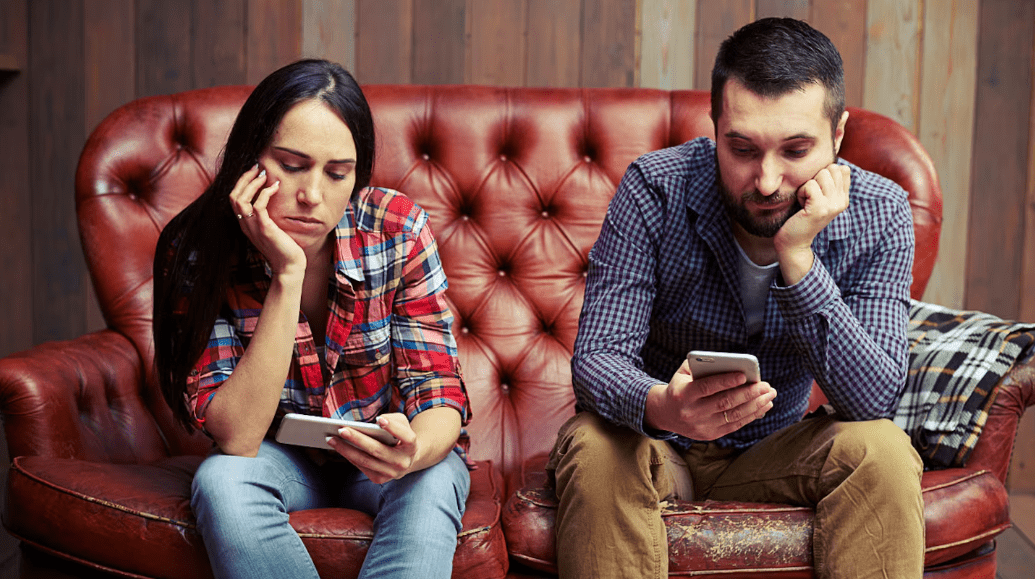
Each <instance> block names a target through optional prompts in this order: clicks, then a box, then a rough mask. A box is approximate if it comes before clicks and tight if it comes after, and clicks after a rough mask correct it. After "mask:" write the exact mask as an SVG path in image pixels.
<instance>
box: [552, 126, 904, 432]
mask: <svg viewBox="0 0 1035 579" xmlns="http://www.w3.org/2000/svg"><path fill="white" fill-rule="evenodd" d="M840 163H843V164H846V165H848V166H849V167H850V168H851V182H852V184H851V192H850V195H851V204H850V206H849V207H848V209H847V210H846V211H845V212H844V213H842V214H841V215H839V216H838V217H837V218H835V219H834V220H833V221H832V222H831V223H830V224H829V225H827V227H826V228H824V230H823V231H822V232H821V233H820V234H819V235H818V236H817V237H816V239H815V240H814V242H813V244H812V249H813V251H814V253H815V255H816V258H817V259H816V261H815V265H814V266H813V268H812V270H811V271H810V272H809V273H808V275H807V276H806V277H805V278H804V279H803V280H801V282H799V283H797V284H795V285H793V286H783V285H781V284H782V280H781V279H779V278H778V279H777V280H776V282H775V283H774V284H773V285H772V286H771V288H770V291H769V296H768V298H767V302H766V304H765V317H764V319H765V322H764V330H763V332H762V333H761V334H756V335H750V336H749V335H748V333H747V324H746V320H745V315H744V306H743V304H742V303H741V295H740V290H739V288H740V282H739V275H740V274H739V266H738V260H739V259H741V258H740V256H739V252H738V251H737V249H736V246H735V245H734V244H735V243H736V241H735V240H734V238H733V233H732V230H731V228H730V224H729V219H728V218H727V216H726V212H725V209H724V207H723V206H722V203H721V200H720V198H719V193H718V190H717V187H716V164H715V144H714V142H712V141H711V140H709V139H704V138H702V139H696V140H693V141H690V142H687V143H684V144H682V145H679V146H677V147H672V148H669V149H663V150H660V151H655V152H652V153H648V154H647V155H644V156H643V157H640V158H639V159H638V160H637V161H636V162H634V163H633V164H632V165H631V166H630V167H629V169H628V171H627V172H626V174H625V176H624V177H623V179H622V182H621V183H620V185H619V186H618V190H617V192H616V193H615V196H614V198H613V199H612V201H611V204H610V206H609V208H608V212H607V216H606V217H605V220H604V224H603V227H602V229H601V232H600V236H599V238H598V240H597V242H596V243H595V244H594V246H593V249H592V250H591V251H590V254H589V261H590V264H589V275H588V278H587V283H586V293H585V301H584V304H583V309H582V314H581V317H580V321H579V333H578V336H577V338H576V342H575V352H574V357H573V361H572V375H573V381H574V388H575V393H576V399H577V405H578V408H579V409H582V410H591V411H593V412H596V413H598V414H600V415H601V416H602V417H604V418H606V419H608V420H611V421H612V422H614V423H616V424H620V425H624V426H627V427H629V428H632V429H634V430H636V431H639V432H645V431H644V427H643V412H644V405H645V401H646V398H647V392H648V390H649V389H650V388H651V387H652V386H654V385H655V384H658V383H659V382H661V383H667V382H668V381H669V380H670V379H671V378H672V375H673V374H674V373H675V371H676V370H677V369H678V368H679V366H680V364H681V363H682V362H683V360H685V358H686V354H687V352H689V351H690V350H693V349H700V350H719V351H728V352H746V353H751V354H754V355H756V356H757V357H758V359H759V363H760V366H761V370H762V379H763V380H765V381H767V382H769V383H770V384H772V385H773V387H774V388H776V390H777V392H778V395H777V397H776V400H774V407H773V409H772V410H770V411H769V413H768V414H766V416H764V417H763V418H762V419H760V420H757V421H755V422H753V423H751V424H748V425H747V426H746V427H744V428H742V429H741V430H739V431H737V432H734V433H732V434H730V435H728V436H726V437H723V438H721V439H719V440H718V443H719V444H721V445H724V446H733V447H738V448H744V447H747V446H750V445H751V444H753V443H754V442H756V441H758V440H760V439H762V438H764V437H765V436H767V435H769V434H771V433H773V432H775V431H777V430H779V429H780V428H783V427H785V426H788V425H790V424H793V423H794V422H796V421H797V420H799V419H800V418H801V416H802V414H803V413H804V412H805V410H806V408H807V405H808V400H809V394H810V392H811V384H812V381H813V378H815V379H816V381H817V382H818V383H819V384H820V386H821V387H822V388H823V390H824V392H826V394H827V396H828V398H829V399H830V400H831V402H832V403H833V405H834V406H835V408H836V409H837V410H838V411H839V412H840V413H841V414H842V415H843V416H845V417H847V418H848V419H852V420H863V419H870V418H877V417H886V416H890V413H891V411H892V409H893V405H894V403H895V401H896V400H897V398H898V395H899V393H900V392H901V390H902V387H903V385H904V384H905V379H906V361H907V350H906V323H907V321H908V306H909V302H908V299H909V285H910V282H911V271H912V264H913V252H914V239H913V220H912V214H911V212H910V210H909V205H908V202H907V196H906V193H905V191H903V190H902V189H901V188H900V187H898V186H897V185H896V184H894V183H893V182H891V181H889V180H887V179H884V178H883V177H880V176H878V175H875V174H873V173H869V172H867V171H864V170H862V169H860V168H858V167H856V166H854V165H851V164H849V163H847V162H845V161H840ZM645 434H648V435H652V436H656V437H659V438H665V439H669V440H673V441H674V442H675V443H676V444H679V445H680V446H686V445H687V444H689V441H687V440H686V439H677V438H676V437H675V436H674V435H671V434H668V433H660V432H649V433H647V432H645Z"/></svg>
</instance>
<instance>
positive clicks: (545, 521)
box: [503, 458, 1010, 577]
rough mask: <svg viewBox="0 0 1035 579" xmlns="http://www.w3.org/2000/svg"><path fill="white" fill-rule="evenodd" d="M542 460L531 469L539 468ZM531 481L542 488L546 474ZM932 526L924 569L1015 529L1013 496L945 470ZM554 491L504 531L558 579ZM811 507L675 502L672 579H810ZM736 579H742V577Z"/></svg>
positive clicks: (991, 479) (529, 501) (517, 514)
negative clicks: (679, 578) (757, 577)
mask: <svg viewBox="0 0 1035 579" xmlns="http://www.w3.org/2000/svg"><path fill="white" fill-rule="evenodd" d="M542 460H543V459H542V458H536V459H531V460H530V461H529V462H530V463H537V464H539V465H541V464H542ZM526 472H529V473H534V474H532V475H531V476H529V477H526V482H528V481H542V480H544V478H545V477H543V476H542V475H541V474H539V473H541V470H540V471H539V472H538V473H537V472H536V471H534V470H531V469H529V470H527V471H526ZM922 484H923V496H924V505H925V512H924V516H925V518H926V526H927V537H926V540H927V548H926V550H925V556H924V564H925V567H932V566H936V565H938V564H939V563H943V562H946V561H950V560H952V559H955V558H957V557H961V556H963V555H966V554H968V553H971V552H972V551H974V550H975V549H978V548H979V547H981V546H983V545H985V544H987V543H988V542H989V541H990V540H991V539H992V537H994V536H995V535H997V534H999V533H1001V532H1002V531H1004V530H1006V529H1007V528H1009V526H1010V519H1009V512H1008V496H1007V494H1006V490H1005V489H1004V487H1003V485H1002V484H1001V483H1000V482H999V480H998V479H996V478H995V476H994V475H993V474H992V473H991V472H989V471H987V470H980V471H973V470H967V469H947V470H943V471H929V472H926V473H924V476H923V481H922ZM556 509H557V499H556V497H555V496H554V492H553V490H552V489H549V488H545V487H544V486H543V485H542V484H541V483H539V484H536V483H533V484H531V485H527V484H526V486H525V487H524V488H521V489H519V490H518V491H517V492H516V493H515V494H514V495H513V496H512V497H511V498H510V500H508V501H507V504H506V506H505V508H504V511H503V528H504V532H505V535H506V536H507V540H508V549H509V551H510V555H511V557H512V558H513V560H514V561H518V562H521V563H523V564H525V565H527V566H529V567H531V568H533V569H538V570H542V571H548V572H551V573H556V571H557V567H556V560H557V554H556V551H555V550H554V531H553V529H554V518H555V515H556ZM814 514H815V513H814V511H813V509H811V508H808V507H794V506H788V505H777V504H763V503H739V502H738V503H733V502H720V501H694V502H686V501H671V502H668V503H666V504H665V505H664V508H663V509H662V519H663V520H664V521H665V526H666V528H667V529H668V542H669V574H670V575H694V576H699V575H703V576H710V575H712V574H714V575H715V576H722V577H729V576H730V573H749V574H750V573H756V572H762V571H765V572H766V573H767V574H766V576H767V577H768V576H781V577H812V524H813V517H814ZM738 576H739V575H738Z"/></svg>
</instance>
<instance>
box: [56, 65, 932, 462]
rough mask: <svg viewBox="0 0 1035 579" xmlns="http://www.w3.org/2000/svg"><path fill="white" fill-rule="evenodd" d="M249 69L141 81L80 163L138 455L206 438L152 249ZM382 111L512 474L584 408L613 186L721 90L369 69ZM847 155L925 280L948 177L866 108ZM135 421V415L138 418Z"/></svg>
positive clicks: (483, 451)
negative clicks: (127, 369) (589, 276)
mask: <svg viewBox="0 0 1035 579" xmlns="http://www.w3.org/2000/svg"><path fill="white" fill-rule="evenodd" d="M249 91H250V87H218V88H212V89H202V90H196V91H190V92H185V93H180V94H174V95H169V96H161V97H152V98H146V99H141V100H138V101H135V102H132V103H129V104H127V105H126V106H124V107H122V108H120V109H119V110H117V111H115V112H114V113H112V115H110V116H109V117H108V118H107V119H106V120H105V121H104V122H102V123H101V125H100V126H99V127H98V128H97V129H96V131H95V132H94V134H93V135H92V136H91V137H90V139H89V140H88V142H87V144H86V147H85V149H84V151H83V154H82V157H81V160H80V164H79V170H78V173H77V176H76V202H77V208H78V215H79V224H80V233H81V237H82V242H83V246H84V251H85V253H86V258H87V262H88V265H89V268H90V272H91V276H92V278H93V281H94V284H95V286H96V288H97V294H98V296H99V300H100V303H101V307H102V310H103V312H104V315H105V319H106V320H107V322H108V325H109V326H110V327H111V328H113V329H115V330H117V331H119V332H121V333H123V334H125V335H126V336H128V337H129V338H130V339H131V340H132V341H133V343H134V344H135V345H136V347H137V349H138V351H139V353H140V355H141V358H142V360H144V366H143V369H144V372H145V374H147V377H146V379H145V386H144V391H143V392H141V397H142V399H143V401H144V404H143V405H138V406H135V407H134V408H136V407H139V408H140V409H141V411H145V410H146V411H149V412H150V413H151V414H152V415H153V416H126V417H124V420H121V421H120V422H121V423H123V424H124V426H123V427H124V428H125V429H127V432H124V433H122V435H123V436H125V437H126V438H127V439H128V440H133V441H135V443H136V444H141V442H140V441H147V442H145V443H143V444H149V445H152V446H154V447H155V448H152V449H149V450H148V451H146V452H139V453H138V455H139V456H147V455H156V454H163V453H173V454H177V453H184V452H186V453H203V452H205V451H206V450H207V448H208V441H207V440H206V439H204V438H203V437H201V436H200V435H197V434H194V435H188V434H187V433H185V432H184V431H183V429H182V428H180V427H178V426H177V425H176V424H175V422H174V421H173V420H172V417H171V414H170V413H169V412H168V409H166V408H165V406H164V403H163V401H162V398H161V395H160V394H159V393H158V391H157V389H156V388H155V386H154V384H155V382H154V380H153V376H151V370H152V360H153V348H152V344H151V306H152V301H151V291H152V274H151V261H152V258H153V255H154V248H155V244H156V242H157V239H158V234H159V232H160V231H161V228H162V227H163V226H164V224H165V223H166V222H168V221H169V219H171V218H172V217H173V216H174V215H175V214H176V213H177V212H178V211H179V210H180V209H182V208H183V207H184V206H185V205H186V204H187V203H188V202H189V201H191V200H192V199H194V198H195V197H196V196H197V195H199V194H200V193H201V191H202V190H203V189H204V188H205V186H206V185H207V184H208V183H209V181H210V180H211V178H212V175H213V173H214V171H215V168H216V166H217V163H218V157H219V154H220V151H221V148H222V145H223V141H224V140H225V138H226V136H227V134H228V132H229V129H230V126H231V124H232V123H233V120H234V117H235V115H236V113H237V110H238V108H239V107H240V105H241V104H242V103H243V101H244V99H245V98H246V97H247V95H248V93H249ZM364 91H365V92H366V94H367V98H368V100H369V101H370V105H371V108H372V110H373V113H374V118H375V121H376V124H377V131H378V132H377V139H378V149H377V159H376V161H375V166H374V175H373V180H372V184H374V185H378V186H384V187H389V188H392V189H398V190H400V191H402V192H404V193H406V194H407V195H409V196H410V197H411V198H413V199H414V200H415V201H416V202H417V203H419V204H420V205H421V206H422V207H424V208H425V209H426V210H427V211H428V212H429V214H430V216H431V225H432V229H433V231H434V232H435V234H436V236H437V239H438V243H439V247H440V251H441V254H442V258H443V262H444V265H445V269H446V274H447V276H448V278H449V291H448V293H447V296H448V299H449V302H450V306H451V307H452V308H453V312H454V314H455V315H456V318H457V324H456V338H457V342H458V344H459V348H460V358H461V364H462V366H463V370H464V375H465V378H466V383H467V386H468V391H469V393H470V395H471V397H472V402H473V410H474V422H473V424H472V425H471V427H470V432H471V435H472V439H473V449H472V454H473V456H474V458H476V459H479V460H482V459H488V460H492V461H494V462H495V463H496V464H497V465H498V466H500V467H501V468H502V469H503V471H504V473H505V474H506V475H508V477H513V476H515V475H517V474H518V471H519V469H520V465H521V463H522V461H523V460H524V459H525V458H528V457H530V456H533V455H536V454H541V453H544V452H546V451H548V450H549V448H550V446H551V445H552V442H553V439H554V436H555V434H556V432H557V428H558V427H559V426H560V424H561V423H562V422H563V421H564V420H565V419H567V418H568V417H569V416H570V415H571V413H572V412H573V404H574V398H573V395H572V391H571V383H570V380H571V375H570V369H569V360H570V355H571V350H572V347H573V344H574V341H575V334H576V331H577V328H578V316H579V311H580V308H581V305H582V294H583V288H584V284H585V281H584V280H585V273H586V268H587V259H586V255H587V253H588V251H589V249H590V247H591V246H592V244H593V242H594V241H595V239H596V237H597V234H598V232H599V229H600V223H601V221H602V219H603V216H604V212H605V210H606V208H607V204H608V201H609V200H610V198H611V196H612V195H613V193H614V190H615V187H616V185H617V183H618V181H619V179H620V178H621V176H622V174H623V173H624V171H625V169H626V167H627V166H628V165H629V163H630V162H631V161H633V160H634V159H635V158H636V157H637V156H639V155H641V154H643V153H645V152H647V151H651V150H654V149H659V148H662V147H666V146H670V145H675V144H678V143H682V142H684V141H687V140H689V139H692V138H694V137H697V136H702V135H707V136H712V132H713V129H712V124H711V120H710V118H709V116H708V108H709V96H708V94H707V93H706V92H701V91H672V92H670V91H661V90H651V89H534V88H494V87H483V86H412V85H406V86H387V85H383V86H368V87H365V88H364ZM850 112H851V115H850V118H849V121H848V126H847V128H846V135H845V139H844V142H843V145H842V149H841V155H842V156H843V157H844V158H846V159H848V160H850V161H852V162H854V163H856V164H858V165H860V166H862V167H863V168H866V169H869V170H872V171H875V172H878V173H881V174H883V175H885V176H887V177H890V178H891V179H893V180H895V181H897V182H898V183H899V184H901V185H902V186H903V187H904V188H905V189H906V190H907V191H909V192H910V199H911V203H912V205H913V214H914V220H915V227H916V233H917V259H916V262H915V265H914V271H913V273H914V281H913V296H914V297H919V296H920V295H921V294H922V292H923V289H924V286H925V285H926V283H927V280H928V278H929V276H930V273H931V268H932V267H933V265H934V261H935V257H936V255H937V248H938V236H939V232H940V226H941V192H940V189H939V185H938V181H937V177H936V175H935V171H934V167H933V165H932V163H931V161H930V159H929V158H928V157H927V155H926V153H925V152H924V151H923V149H922V148H921V146H920V145H919V143H918V142H917V140H916V139H915V138H914V137H913V136H912V135H911V134H910V133H908V132H907V131H906V130H905V129H904V128H902V127H901V126H900V125H898V124H896V123H894V122H893V121H891V120H890V119H887V118H885V117H882V116H879V115H876V114H874V113H870V112H867V111H863V110H858V109H850ZM129 430H132V432H130V431H129Z"/></svg>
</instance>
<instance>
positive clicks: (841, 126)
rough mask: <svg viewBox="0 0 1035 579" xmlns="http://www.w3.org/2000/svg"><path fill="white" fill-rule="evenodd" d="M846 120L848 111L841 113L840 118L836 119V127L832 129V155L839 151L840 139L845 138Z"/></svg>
mask: <svg viewBox="0 0 1035 579" xmlns="http://www.w3.org/2000/svg"><path fill="white" fill-rule="evenodd" d="M847 122H848V111H845V112H843V113H841V120H840V121H837V128H836V129H834V156H835V157H836V156H837V155H838V153H840V152H841V141H842V140H843V139H844V138H845V123H847Z"/></svg>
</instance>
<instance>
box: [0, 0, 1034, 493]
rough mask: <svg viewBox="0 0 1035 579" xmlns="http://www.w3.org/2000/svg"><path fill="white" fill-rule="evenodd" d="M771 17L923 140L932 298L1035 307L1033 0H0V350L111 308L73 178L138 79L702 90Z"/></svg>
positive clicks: (855, 91)
mask: <svg viewBox="0 0 1035 579" xmlns="http://www.w3.org/2000/svg"><path fill="white" fill-rule="evenodd" d="M763 16H793V17H797V18H802V19H806V20H808V21H810V22H811V23H813V25H815V26H816V27H817V28H819V29H820V30H822V31H824V32H825V33H826V34H827V35H828V36H830V37H831V39H832V40H833V41H834V43H835V44H836V45H837V46H838V47H839V49H840V50H841V52H842V56H843V58H844V62H845V72H846V93H847V100H848V104H849V105H852V106H861V107H865V108H868V109H872V110H875V111H878V112H881V113H883V114H886V115H888V116H891V117H892V118H895V119H896V120H898V121H899V122H901V123H902V124H903V125H905V126H906V127H908V128H909V129H910V130H911V131H913V132H914V133H915V134H917V135H918V136H919V137H920V139H921V141H922V142H923V144H924V145H925V146H926V148H927V149H928V151H929V152H930V153H931V155H932V157H933V159H934V161H935V164H936V166H937V169H938V172H939V175H940V178H941V182H942V186H943V189H944V193H945V209H944V214H945V223H944V229H943V236H942V243H941V254H940V258H939V261H938V264H937V266H936V267H935V273H934V275H933V277H932V280H931V282H930V285H929V287H928V291H927V294H926V296H925V299H927V300H928V301H932V302H935V303H940V304H944V305H947V306H951V307H963V308H969V309H980V310H985V311H989V312H992V313H995V314H997V315H999V316H1002V317H1005V318H1010V319H1022V320H1026V321H1035V289H1033V288H1035V147H1032V142H1033V136H1035V115H1033V114H1032V113H1033V108H1035V91H1033V90H1032V89H1033V87H1032V70H1033V62H1035V59H1033V52H1035V40H1033V36H1035V0H945V1H941V0H938V1H935V0H728V1H724V2H716V1H713V0H218V1H215V2H212V1H209V0H33V1H31V2H29V1H28V0H2V2H0V143H3V144H2V147H3V154H2V155H0V230H2V231H3V237H2V240H3V241H2V244H0V271H2V272H3V274H2V275H3V283H0V319H2V320H4V321H3V324H2V325H0V355H5V354H8V353H10V352H13V351H16V350H19V349H23V348H26V347H29V346H31V345H32V344H35V343H39V342H42V341H46V340H54V339H63V338H70V337H73V336H77V335H79V334H82V333H83V332H86V331H90V330H94V329H98V328H101V327H103V325H104V323H103V320H102V319H101V316H100V313H99V310H98V308H97V307H96V305H95V303H94V301H95V300H94V298H93V296H92V293H91V288H90V284H89V280H88V276H87V273H86V270H85V265H84V262H83V258H82V255H81V252H80V249H79V243H78V234H77V230H76V223H75V214H74V206H73V198H72V189H71V188H72V177H73V175H74V171H75V163H76V160H77V158H78V153H79V150H80V148H81V147H82V144H83V141H84V139H85V138H86V135H87V134H88V132H89V131H90V130H92V128H93V127H94V126H95V125H96V124H97V123H98V122H99V121H100V119H101V118H103V116H104V115H106V114H107V113H108V112H110V111H111V110H112V109H113V108H115V107H116V106H118V105H120V104H122V103H124V102H127V101H129V100H131V99H133V98H137V97H142V96H147V95H153V94H161V93H168V92H174V91H181V90H187V89H192V88H200V87H206V86H212V85H219V84H235V83H255V82H257V81H258V80H259V79H261V78H262V77H263V76H265V75H266V74H268V73H269V72H270V71H272V70H273V69H274V68H276V67H277V66H280V65H282V64H285V63H287V62H290V61H291V60H294V59H296V58H298V57H300V56H310V55H312V56H322V57H326V58H331V59H334V60H337V61H339V62H342V63H343V64H345V65H346V66H347V67H348V68H350V69H351V70H353V71H354V72H355V74H356V77H357V78H358V79H359V80H360V82H361V83H428V84H440V83H477V84H495V85H506V86H556V87H580V86H581V87H592V86H643V87H658V88H667V89H678V88H701V89H706V88H707V87H708V84H709V74H710V69H711V61H712V59H713V58H714V54H715V51H716V48H717V45H718V43H719V42H720V41H721V40H722V39H723V38H725V37H726V36H727V35H728V34H729V33H730V32H732V31H733V30H735V29H736V28H737V27H739V26H741V25H743V24H745V23H747V22H750V21H752V20H754V19H756V18H759V17H763ZM5 63H6V64H5ZM1027 444H1030V445H1035V441H1032V440H1031V439H1030V438H1029V439H1027ZM1024 468H1029V469H1030V470H1032V471H1035V464H1033V465H1031V466H1030V467H1024ZM1032 478H1033V479H1035V475H1032ZM1031 484H1032V486H1033V487H1035V482H1032V483H1031Z"/></svg>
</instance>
